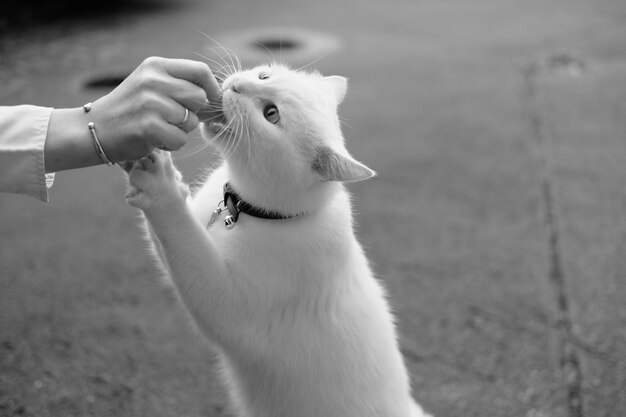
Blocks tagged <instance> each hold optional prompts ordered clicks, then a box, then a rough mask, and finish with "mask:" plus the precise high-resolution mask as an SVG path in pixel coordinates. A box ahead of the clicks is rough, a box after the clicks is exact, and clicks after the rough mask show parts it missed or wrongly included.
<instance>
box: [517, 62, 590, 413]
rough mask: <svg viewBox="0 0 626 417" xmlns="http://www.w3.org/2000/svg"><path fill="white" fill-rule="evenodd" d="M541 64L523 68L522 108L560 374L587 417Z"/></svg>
mask: <svg viewBox="0 0 626 417" xmlns="http://www.w3.org/2000/svg"><path fill="white" fill-rule="evenodd" d="M541 70H542V65H541V63H539V62H529V63H528V64H527V65H525V66H524V67H523V68H522V76H523V80H524V93H523V97H522V99H523V105H524V107H525V109H526V120H527V123H528V125H529V127H530V131H531V136H532V139H533V141H534V145H535V149H536V150H537V152H536V153H537V154H536V158H537V160H538V161H539V163H540V164H541V169H540V174H541V178H540V181H541V191H542V201H543V210H544V219H545V223H546V227H547V231H548V248H547V251H548V262H549V272H548V277H547V278H548V281H549V284H550V286H551V287H552V289H553V293H554V297H555V303H556V308H557V314H558V317H557V322H556V329H557V340H558V343H559V371H560V374H561V376H562V378H563V382H564V384H565V386H566V395H567V410H568V416H569V417H584V407H583V392H582V387H583V373H582V369H581V363H580V357H579V353H578V350H577V349H576V346H575V344H574V343H573V340H575V337H574V336H575V335H574V322H573V318H572V312H571V306H570V300H569V296H568V293H567V288H566V287H567V285H566V284H567V277H566V274H565V271H564V269H563V255H562V254H563V252H562V248H561V235H560V230H559V221H558V220H559V219H558V206H557V202H556V197H555V192H554V178H553V176H552V163H551V156H552V155H551V152H550V149H549V146H548V145H549V144H548V138H547V135H546V133H545V128H544V123H545V122H544V120H543V117H542V114H541V112H540V110H539V106H538V104H537V76H538V74H540V73H541Z"/></svg>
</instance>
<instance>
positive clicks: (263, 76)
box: [259, 72, 270, 80]
mask: <svg viewBox="0 0 626 417" xmlns="http://www.w3.org/2000/svg"><path fill="white" fill-rule="evenodd" d="M269 77H270V74H269V73H268V72H261V73H259V80H267V79H268V78H269Z"/></svg>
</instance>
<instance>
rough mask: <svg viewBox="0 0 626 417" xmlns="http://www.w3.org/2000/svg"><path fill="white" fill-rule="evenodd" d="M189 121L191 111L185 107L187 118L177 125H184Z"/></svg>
mask: <svg viewBox="0 0 626 417" xmlns="http://www.w3.org/2000/svg"><path fill="white" fill-rule="evenodd" d="M187 120H189V109H188V108H187V107H185V117H183V121H182V122H180V123H179V124H177V126H182V125H184V124H185V123H187Z"/></svg>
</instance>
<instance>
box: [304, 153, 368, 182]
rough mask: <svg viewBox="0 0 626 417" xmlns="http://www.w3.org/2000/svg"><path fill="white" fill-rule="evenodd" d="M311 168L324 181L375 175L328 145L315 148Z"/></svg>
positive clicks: (343, 180)
mask: <svg viewBox="0 0 626 417" xmlns="http://www.w3.org/2000/svg"><path fill="white" fill-rule="evenodd" d="M313 170H314V171H316V172H317V173H318V174H320V176H321V177H322V180H324V181H341V182H357V181H363V180H366V179H368V178H371V177H373V176H374V175H376V172H374V171H373V170H371V169H369V168H368V167H366V166H365V165H363V164H362V163H360V162H359V161H357V160H356V159H354V158H352V157H351V156H349V155H344V154H340V153H339V152H337V151H335V150H334V149H332V148H331V147H330V146H320V147H319V148H317V155H316V156H315V160H314V161H313Z"/></svg>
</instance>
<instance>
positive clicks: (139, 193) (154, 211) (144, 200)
mask: <svg viewBox="0 0 626 417" xmlns="http://www.w3.org/2000/svg"><path fill="white" fill-rule="evenodd" d="M126 168H128V169H129V172H128V174H129V187H130V188H129V190H130V191H129V194H128V195H127V201H128V203H129V204H130V205H133V206H135V207H138V208H140V209H141V210H142V211H143V213H144V215H145V218H146V220H147V222H148V225H149V227H150V231H151V233H152V234H153V235H154V236H155V237H156V239H157V240H158V242H159V243H160V247H159V249H160V251H161V256H162V257H163V258H164V261H165V263H166V265H167V266H168V268H169V272H170V275H171V278H172V281H173V282H174V285H175V287H176V289H177V290H178V293H179V294H180V296H181V298H182V300H183V302H184V304H185V305H186V307H187V309H188V310H189V312H190V313H191V315H192V316H193V317H194V318H195V319H196V322H197V324H198V325H199V326H200V327H201V328H202V329H203V330H204V333H205V334H208V335H209V336H210V337H211V338H212V339H214V340H216V339H217V340H220V339H221V340H223V337H220V334H219V332H217V331H216V330H217V329H219V328H223V327H224V326H226V327H228V325H229V323H228V321H229V320H230V319H231V318H232V317H233V316H234V314H233V311H232V310H233V309H235V308H237V304H238V303H237V302H236V300H235V299H236V298H237V297H236V294H234V292H233V286H232V283H230V282H229V280H228V276H227V274H226V265H225V263H224V260H223V258H222V256H221V254H220V252H219V251H218V248H217V245H216V244H215V242H213V240H212V239H211V238H210V236H209V235H208V234H207V232H206V229H205V228H204V226H203V225H202V224H201V223H200V222H199V221H198V220H197V219H196V218H195V217H194V215H193V214H192V212H191V210H190V208H189V206H188V205H187V202H186V198H187V195H188V193H189V191H188V188H187V186H186V185H184V184H182V183H181V181H180V179H179V174H177V171H176V168H175V167H174V166H173V164H172V161H171V159H170V158H169V155H168V154H166V153H163V152H154V153H152V154H151V155H150V156H149V157H146V158H143V159H142V160H140V161H138V162H134V163H133V164H132V166H127V167H126Z"/></svg>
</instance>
